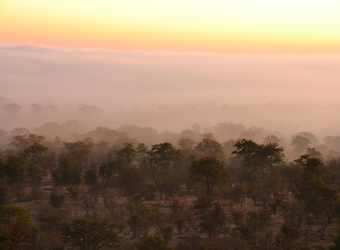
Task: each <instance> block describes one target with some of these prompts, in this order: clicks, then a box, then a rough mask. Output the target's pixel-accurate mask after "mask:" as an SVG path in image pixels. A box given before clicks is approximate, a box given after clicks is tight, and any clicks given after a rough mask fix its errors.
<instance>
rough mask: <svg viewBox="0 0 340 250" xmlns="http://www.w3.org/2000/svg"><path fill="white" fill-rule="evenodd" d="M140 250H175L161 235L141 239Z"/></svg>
mask: <svg viewBox="0 0 340 250" xmlns="http://www.w3.org/2000/svg"><path fill="white" fill-rule="evenodd" d="M137 249H138V250H174V247H172V246H171V245H170V243H169V241H166V240H164V239H163V237H162V235H161V234H153V235H149V236H145V237H143V238H142V239H141V242H140V243H139V245H138V247H137Z"/></svg>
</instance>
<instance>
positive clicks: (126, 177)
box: [118, 167, 147, 195]
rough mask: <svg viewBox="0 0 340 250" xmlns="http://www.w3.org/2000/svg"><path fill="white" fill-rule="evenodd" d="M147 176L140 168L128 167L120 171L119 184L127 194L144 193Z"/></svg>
mask: <svg viewBox="0 0 340 250" xmlns="http://www.w3.org/2000/svg"><path fill="white" fill-rule="evenodd" d="M146 183H147V176H146V174H145V173H143V172H142V171H140V170H139V169H136V168H132V167H128V168H122V169H121V170H120V171H119V178H118V184H119V187H120V188H122V189H124V190H125V193H126V194H127V195H137V194H142V193H143V192H144V191H145V189H146Z"/></svg>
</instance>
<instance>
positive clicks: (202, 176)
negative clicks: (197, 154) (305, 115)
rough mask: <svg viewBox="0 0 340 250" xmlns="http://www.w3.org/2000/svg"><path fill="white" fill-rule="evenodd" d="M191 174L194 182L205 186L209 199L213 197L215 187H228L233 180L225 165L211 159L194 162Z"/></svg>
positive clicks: (206, 158)
mask: <svg viewBox="0 0 340 250" xmlns="http://www.w3.org/2000/svg"><path fill="white" fill-rule="evenodd" d="M189 174H190V177H191V179H192V181H193V182H195V183H198V184H204V185H205V187H206V192H207V197H210V196H211V194H212V191H213V188H214V187H216V186H220V185H227V184H228V183H229V181H230V178H231V174H230V173H229V171H228V170H226V169H225V167H224V164H223V163H222V162H220V161H219V160H217V159H216V158H211V157H205V158H201V159H199V160H195V161H193V162H192V164H191V167H190V171H189Z"/></svg>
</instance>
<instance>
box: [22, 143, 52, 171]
mask: <svg viewBox="0 0 340 250" xmlns="http://www.w3.org/2000/svg"><path fill="white" fill-rule="evenodd" d="M47 151H48V148H47V147H45V146H43V145H41V144H40V143H37V142H33V143H32V144H31V145H30V146H29V147H28V148H26V149H25V150H24V154H23V155H24V157H23V158H24V159H25V160H26V161H27V162H28V163H29V164H32V165H34V164H37V163H38V162H39V161H41V160H42V159H41V158H42V156H43V155H45V154H46V152H47Z"/></svg>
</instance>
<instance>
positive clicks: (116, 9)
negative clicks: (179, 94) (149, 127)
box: [0, 0, 340, 53]
mask: <svg viewBox="0 0 340 250" xmlns="http://www.w3.org/2000/svg"><path fill="white" fill-rule="evenodd" d="M261 1H262V2H263V6H260V7H258V9H256V10H255V11H253V10H252V9H253V8H256V5H255V4H256V2H257V4H259V5H261V4H260V3H261ZM261 1H250V0H240V2H239V3H238V4H231V2H229V1H228V0H225V2H223V3H221V2H218V1H212V2H211V5H206V3H205V2H204V1H196V5H195V7H193V6H194V5H193V4H194V2H193V1H191V0H187V1H184V0H183V1H182V2H185V3H186V5H185V4H182V5H180V3H179V0H174V1H173V2H172V3H167V4H163V3H159V2H157V1H154V0H149V1H141V0H126V1H125V2H120V1H115V2H111V1H107V0H106V1H105V0H100V1H94V0H84V1H80V0H67V1H66V0H60V1H58V2H56V1H52V0H31V1H29V0H20V1H19V0H11V1H6V0H5V1H4V0H0V42H11V43H35V44H41V45H47V46H56V47H70V48H108V49H122V50H185V51H204V52H209V51H211V52H222V53H223V52H252V53H253V52H254V53H256V52H259V53H262V52H269V53H272V52H292V53H306V52H309V51H312V52H316V53H319V52H320V53H322V52H327V53H339V52H340V32H339V30H340V4H339V2H337V1H331V0H330V1H328V2H327V4H328V5H327V4H326V2H325V1H323V2H322V1H317V0H314V1H298V0H296V1H291V0H287V1H286V2H288V3H291V4H292V5H291V8H293V9H290V8H289V5H288V4H287V5H283V2H281V5H282V6H275V5H273V3H272V2H273V1H271V2H270V1H267V0H261ZM280 1H281V0H280ZM280 1H279V0H278V1H277V2H276V3H280ZM145 2H149V3H150V5H145ZM242 2H243V3H247V4H248V5H246V6H242V5H241V4H240V3H242ZM143 3H144V4H143ZM151 3H152V4H151ZM226 3H228V4H229V5H227V4H226ZM264 3H266V4H264ZM299 3H300V5H299ZM302 3H305V4H306V6H307V7H306V11H305V9H304V6H303V4H302ZM320 3H323V5H322V6H321V7H320V10H318V7H319V5H318V4H320ZM176 4H177V5H176ZM214 4H215V5H216V6H221V8H220V9H219V8H217V7H216V8H215V7H214ZM223 4H225V5H223ZM307 4H309V5H307ZM313 4H314V5H313ZM178 6H181V8H176V7H178ZM294 6H295V7H294ZM308 6H309V7H310V9H308ZM224 7H225V8H226V10H224V9H223V8H224ZM227 7H230V8H233V9H232V10H229V11H228V8H227ZM280 7H281V8H283V7H285V8H286V9H284V10H283V11H282V12H280ZM207 8H208V9H210V10H206V9H207ZM241 14H242V15H241Z"/></svg>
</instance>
